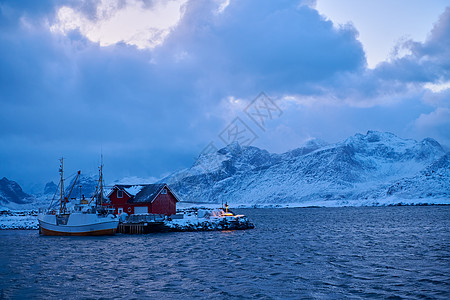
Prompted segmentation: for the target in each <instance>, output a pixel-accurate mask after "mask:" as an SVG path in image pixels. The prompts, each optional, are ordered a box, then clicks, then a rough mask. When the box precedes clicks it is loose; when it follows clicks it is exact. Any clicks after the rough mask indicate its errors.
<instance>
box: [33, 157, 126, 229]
mask: <svg viewBox="0 0 450 300" xmlns="http://www.w3.org/2000/svg"><path fill="white" fill-rule="evenodd" d="M60 162H61V166H60V169H59V172H60V174H61V182H60V188H61V190H60V193H61V196H60V199H59V203H56V204H59V205H58V206H59V208H55V205H54V204H55V203H54V202H53V201H52V204H51V205H50V208H48V209H46V210H41V211H40V212H39V215H38V221H39V232H40V233H41V234H43V235H79V236H84V235H112V234H115V233H116V230H117V226H118V225H119V219H118V218H117V216H115V215H114V214H112V213H111V211H110V210H108V209H106V208H105V207H104V206H103V161H102V163H101V165H100V178H99V181H98V184H97V188H96V191H95V193H94V196H93V197H92V199H91V201H88V200H86V199H85V198H84V197H83V198H81V196H80V199H79V201H78V202H79V203H76V204H75V205H74V206H73V208H70V209H69V208H67V203H68V202H69V199H70V194H71V193H72V191H73V188H74V186H75V183H76V181H77V179H78V177H79V176H80V173H81V171H78V173H77V176H76V178H75V180H74V183H73V184H72V187H71V188H70V191H69V193H68V195H67V196H65V195H64V177H63V172H64V171H63V159H62V158H61V159H60ZM55 194H56V193H55ZM94 201H95V202H94ZM93 202H94V204H93V205H91V203H93Z"/></svg>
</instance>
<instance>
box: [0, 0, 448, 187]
mask: <svg viewBox="0 0 450 300" xmlns="http://www.w3.org/2000/svg"><path fill="white" fill-rule="evenodd" d="M310 2H311V1H307V2H306V4H308V3H310ZM33 3H34V2H33ZM33 3H30V5H31V6H30V7H28V6H25V5H23V6H19V5H18V4H16V3H14V4H8V5H6V4H2V5H1V6H0V8H1V10H0V14H1V16H0V26H1V28H0V69H1V70H2V71H1V72H0V128H2V129H0V155H1V157H2V158H4V160H3V162H2V166H1V168H0V173H1V174H2V176H7V177H10V178H12V179H14V178H25V179H24V181H28V182H30V181H38V180H42V181H46V180H47V178H49V177H50V176H52V174H53V173H54V170H55V169H56V167H55V168H53V165H56V166H57V163H58V162H57V158H58V157H59V156H61V155H64V156H66V157H68V163H69V164H70V163H71V160H72V161H73V164H74V165H76V166H74V168H77V169H78V168H82V169H94V170H95V168H96V165H97V163H98V156H99V153H100V152H101V151H103V153H104V155H105V163H106V170H108V173H109V174H108V178H109V179H108V180H111V181H113V180H115V179H116V178H121V177H125V176H138V177H142V178H147V177H150V176H154V177H160V175H161V174H163V173H166V172H170V171H173V170H175V169H177V168H181V167H185V166H187V165H189V164H190V163H192V162H193V159H194V158H195V157H196V155H197V154H198V153H199V151H200V150H202V149H203V147H205V146H206V145H207V144H208V143H209V141H211V140H213V139H216V138H217V135H218V134H219V133H220V132H221V131H222V130H223V129H224V128H225V126H226V125H228V122H230V121H231V120H232V119H233V118H234V117H236V116H238V115H241V114H242V109H243V108H245V107H246V105H248V103H249V102H250V101H251V100H253V99H254V98H255V97H256V96H257V95H258V94H259V93H260V92H261V91H265V92H266V93H267V94H268V95H269V96H270V97H272V98H273V99H274V100H275V101H277V103H278V104H279V105H280V106H281V107H282V108H283V116H282V117H281V118H280V119H279V120H277V121H275V122H273V123H271V124H270V128H268V130H267V131H266V132H265V133H264V134H263V133H262V132H257V134H258V135H259V136H261V138H260V140H259V141H260V144H259V145H260V146H264V147H266V148H268V150H277V151H283V150H287V148H292V147H294V146H295V144H296V140H305V139H306V138H310V137H314V136H315V137H321V138H324V139H326V140H328V141H331V142H333V141H336V140H338V139H340V138H344V137H345V136H348V135H351V134H353V133H354V132H355V131H365V130H367V129H376V130H380V129H381V130H388V131H393V132H397V133H399V132H400V133H404V134H406V133H407V132H406V131H405V127H406V125H405V124H410V123H413V122H414V121H415V120H416V119H417V118H418V117H419V116H420V115H421V114H424V115H427V114H430V113H431V112H433V111H435V110H436V109H437V107H442V105H443V104H442V103H444V102H445V99H448V98H445V97H446V96H445V95H444V94H445V93H444V92H442V93H441V94H440V96H439V97H440V100H435V101H434V100H433V101H431V100H429V101H428V100H427V101H425V100H424V97H425V96H426V97H428V99H430V97H431V96H430V93H431V94H433V95H434V94H435V93H432V92H430V91H429V90H426V91H425V90H424V88H423V85H424V84H425V83H437V82H441V81H438V80H444V81H442V82H446V81H445V79H446V78H447V77H446V76H447V73H446V72H447V71H448V69H447V68H446V67H445V63H446V59H448V58H447V57H446V56H445V55H442V53H441V52H442V51H448V50H447V49H444V48H445V45H446V44H445V43H446V42H445V36H446V35H447V32H448V30H449V29H448V27H449V26H448V24H447V23H446V22H447V21H446V20H447V18H448V17H447V15H448V11H446V13H445V14H444V15H443V17H442V18H441V20H440V21H439V22H438V23H437V25H436V27H435V28H436V29H435V30H434V31H433V32H432V33H431V35H430V39H429V40H427V42H425V43H414V42H409V43H408V44H407V46H408V47H409V49H411V54H410V55H406V56H404V57H402V58H399V59H397V60H395V61H392V62H391V63H387V64H384V65H382V66H380V67H379V68H376V69H374V70H368V69H367V65H366V59H365V53H364V51H363V48H362V46H361V43H360V42H359V41H358V40H357V35H358V32H357V31H356V30H355V28H353V27H352V26H344V27H340V28H336V27H333V24H332V23H331V22H330V21H327V20H325V19H324V18H323V17H322V16H321V15H320V14H319V13H318V12H317V11H316V10H315V9H314V8H312V7H311V5H299V3H293V2H291V1H277V2H272V1H229V2H228V1H201V0H195V1H189V2H186V3H185V4H183V5H182V4H181V3H182V2H176V3H177V5H176V9H174V10H172V8H171V9H170V12H169V14H174V16H175V18H173V19H171V18H168V21H167V23H164V24H162V23H161V24H162V25H161V28H162V29H161V30H163V31H164V30H166V31H165V32H166V33H167V34H165V35H164V38H163V39H154V38H155V37H156V36H153V35H152V33H151V32H152V28H154V27H153V26H157V23H158V22H157V20H153V21H151V22H155V23H151V22H149V23H147V22H137V23H138V24H137V25H136V26H134V25H133V26H131V25H130V27H127V28H126V30H125V31H119V32H116V31H115V30H114V31H113V30H112V29H108V28H112V27H108V26H118V25H120V24H123V23H121V22H122V21H120V20H119V19H120V16H121V14H125V15H127V17H126V18H125V17H124V19H123V20H125V19H127V18H128V17H129V15H128V14H131V15H133V14H135V13H136V14H137V15H136V14H135V15H134V16H136V20H140V18H141V17H142V18H144V17H145V18H147V17H149V16H151V15H152V14H154V13H155V11H158V9H163V10H164V9H165V7H168V6H165V5H166V4H164V5H163V4H161V3H162V2H159V1H156V2H140V1H137V0H133V1H125V2H108V3H113V4H114V5H115V6H113V7H112V8H111V9H110V10H108V9H107V8H106V2H101V1H83V2H72V1H68V2H64V3H61V4H60V3H59V2H52V1H50V2H48V3H47V2H46V3H45V4H44V5H43V7H40V8H39V9H37V10H36V11H35V10H34V8H35V4H33ZM170 3H171V4H173V5H175V4H174V3H175V2H170ZM183 3H184V2H183ZM158 5H160V6H161V5H162V6H161V7H160V6H158ZM167 5H169V4H167ZM158 7H160V8H158ZM180 7H182V10H181V12H182V13H180V10H179V9H180ZM175 11H176V13H174V12H175ZM177 13H180V14H179V15H178V14H177ZM61 14H62V15H61ZM175 20H176V21H175ZM132 24H134V23H132ZM141 24H144V25H142V26H141ZM155 24H156V25H155ZM158 24H159V23H158ZM138 25H139V26H138ZM158 26H159V25H158ZM141 30H143V31H144V32H145V34H143V35H139V34H137V35H136V33H138V32H141ZM134 37H136V38H134ZM142 37H143V38H142ZM439 37H441V38H439ZM155 41H156V42H155ZM155 43H156V44H158V46H156V47H154V46H155V45H156V44H155ZM427 68H430V69H432V70H434V71H433V72H431V71H430V70H428V69H427ZM427 93H428V94H427ZM427 95H428V96H427ZM435 96H436V95H435ZM436 97H437V96H436ZM243 117H245V115H244V116H243ZM247 121H248V120H247ZM419 123H420V122H419ZM249 124H250V123H249ZM440 126H441V125H440ZM442 126H443V127H444V128H445V127H446V126H448V125H445V124H444V123H443V125H442ZM423 128H426V127H425V126H424V127H423ZM271 129H273V131H271ZM255 130H257V129H255ZM424 130H425V129H424ZM405 132H406V133H405ZM432 133H435V132H434V131H433V132H432ZM409 134H411V133H409ZM421 134H422V133H421ZM423 134H427V131H426V130H425V131H424V132H423ZM441 134H442V133H441ZM284 135H285V136H287V137H284ZM286 138H289V139H290V140H289V142H288V143H287V142H286V141H285V140H286ZM39 178H43V179H39Z"/></svg>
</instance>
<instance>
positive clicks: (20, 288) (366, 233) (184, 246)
mask: <svg viewBox="0 0 450 300" xmlns="http://www.w3.org/2000/svg"><path fill="white" fill-rule="evenodd" d="M235 212H236V213H242V214H245V215H247V216H248V217H249V218H250V220H251V221H252V222H253V223H254V224H255V226H256V228H255V229H252V230H245V231H222V232H218V231H217V232H178V233H157V234H148V235H121V234H118V235H116V236H107V237H48V236H40V235H39V234H38V232H37V231H0V299H63V298H64V299H111V298H114V299H149V298H161V299H192V298H196V299H209V298H212V299H225V298H226V299H245V298H248V299H250V298H251V299H340V298H351V299H367V298H392V299H402V298H404V299H423V298H434V299H450V207H448V206H428V207H361V208H351V207H348V208H295V209H240V210H236V211H235Z"/></svg>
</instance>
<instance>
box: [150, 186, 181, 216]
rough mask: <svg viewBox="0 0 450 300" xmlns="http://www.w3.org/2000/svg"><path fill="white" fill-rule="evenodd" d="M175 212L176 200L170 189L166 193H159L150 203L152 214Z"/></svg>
mask: <svg viewBox="0 0 450 300" xmlns="http://www.w3.org/2000/svg"><path fill="white" fill-rule="evenodd" d="M176 212H177V200H176V199H175V197H174V196H173V195H172V193H171V192H170V191H167V194H164V195H163V194H159V195H158V196H156V199H155V201H153V202H152V205H151V213H152V214H165V215H168V216H170V215H174V214H176Z"/></svg>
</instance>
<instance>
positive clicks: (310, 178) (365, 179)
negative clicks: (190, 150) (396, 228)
mask: <svg viewBox="0 0 450 300" xmlns="http://www.w3.org/2000/svg"><path fill="white" fill-rule="evenodd" d="M448 157H449V154H445V151H444V149H443V148H442V147H441V145H440V144H439V143H438V142H437V141H435V140H433V139H430V138H427V139H424V140H423V141H420V142H417V141H414V140H406V139H401V138H399V137H397V136H395V135H394V134H391V133H381V132H376V131H369V132H367V134H366V135H362V134H356V135H354V136H352V137H350V138H348V139H347V140H345V141H343V142H340V143H337V144H333V145H327V144H326V143H323V142H317V141H311V142H310V143H308V144H307V145H305V146H304V147H301V148H298V149H295V150H292V151H289V152H286V153H283V154H271V153H269V152H267V151H265V150H261V149H259V148H256V147H241V146H240V145H239V144H238V143H234V144H231V145H228V146H227V147H225V148H223V149H221V150H219V151H217V152H216V153H213V154H208V155H203V156H200V157H199V158H198V159H197V161H196V162H195V163H194V165H193V166H192V167H191V168H189V169H185V170H182V171H180V172H177V173H175V174H173V175H170V176H168V177H166V178H164V179H163V180H161V181H165V182H168V183H169V185H170V186H171V187H172V189H173V190H174V191H175V192H176V193H177V194H178V195H179V196H180V198H181V199H182V200H184V201H190V202H215V203H221V202H228V203H231V204H233V205H239V204H243V205H249V204H250V205H252V204H262V205H264V204H275V205H276V204H282V205H283V204H299V205H333V206H334V205H376V204H382V203H399V202H407V203H411V202H412V203H414V202H416V203H417V202H439V203H442V202H446V203H447V202H450V200H449V196H450V194H449V191H450V174H449V165H448V160H449V158H448Z"/></svg>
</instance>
